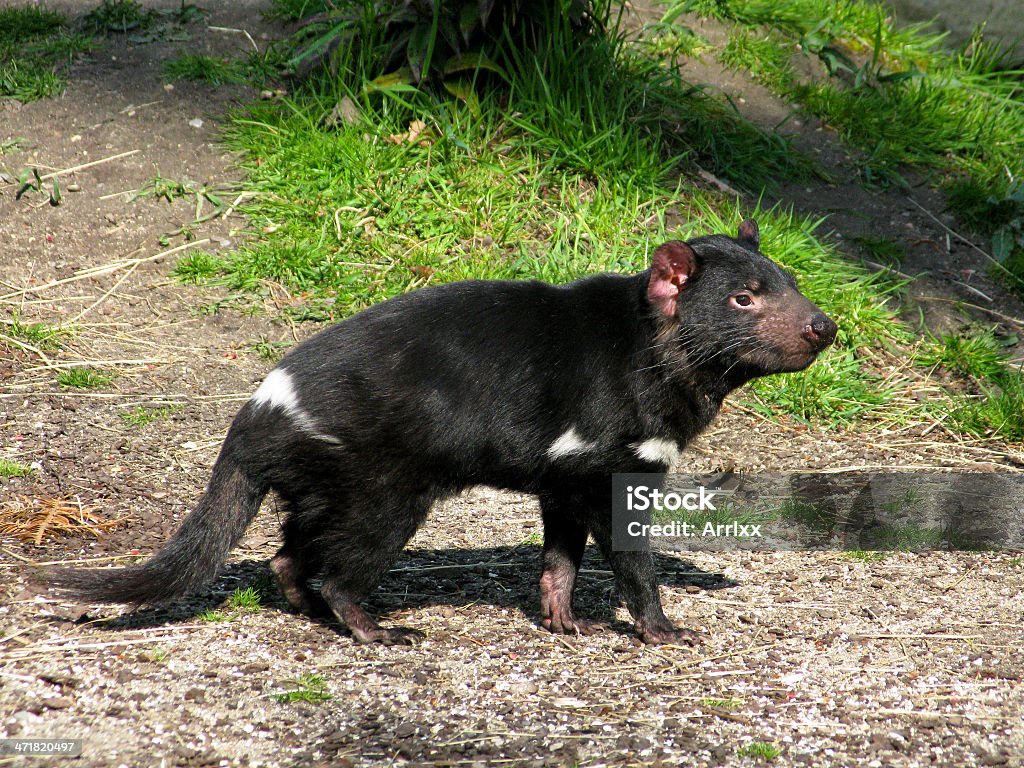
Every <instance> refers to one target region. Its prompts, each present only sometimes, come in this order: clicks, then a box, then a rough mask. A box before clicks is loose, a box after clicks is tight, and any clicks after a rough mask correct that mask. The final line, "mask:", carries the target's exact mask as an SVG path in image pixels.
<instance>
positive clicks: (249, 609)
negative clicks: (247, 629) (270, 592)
mask: <svg viewBox="0 0 1024 768" xmlns="http://www.w3.org/2000/svg"><path fill="white" fill-rule="evenodd" d="M262 599H263V596H262V594H261V593H260V591H259V590H258V589H256V587H246V588H245V589H241V588H239V589H236V590H235V591H234V592H232V593H231V595H230V596H229V597H228V607H229V608H230V609H231V610H233V611H235V612H236V613H255V612H256V611H259V610H260V609H261V608H262V607H263V606H262V604H261V601H262Z"/></svg>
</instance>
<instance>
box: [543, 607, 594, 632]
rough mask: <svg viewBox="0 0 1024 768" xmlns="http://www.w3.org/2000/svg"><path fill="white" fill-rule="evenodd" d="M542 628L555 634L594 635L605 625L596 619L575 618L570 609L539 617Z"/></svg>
mask: <svg viewBox="0 0 1024 768" xmlns="http://www.w3.org/2000/svg"><path fill="white" fill-rule="evenodd" d="M540 623H541V624H543V625H544V629H547V630H550V631H551V632H554V633H555V634H556V635H558V634H561V635H596V634H597V633H598V632H602V631H604V629H605V625H604V624H602V623H600V622H597V621H583V620H582V619H577V618H576V616H575V615H573V612H572V611H556V612H555V613H553V614H552V615H551V616H545V617H543V618H542V619H541V622H540Z"/></svg>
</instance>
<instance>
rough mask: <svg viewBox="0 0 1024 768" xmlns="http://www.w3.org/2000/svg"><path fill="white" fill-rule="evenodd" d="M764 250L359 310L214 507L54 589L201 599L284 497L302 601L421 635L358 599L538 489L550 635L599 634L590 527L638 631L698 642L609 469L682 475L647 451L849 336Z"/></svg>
mask: <svg viewBox="0 0 1024 768" xmlns="http://www.w3.org/2000/svg"><path fill="white" fill-rule="evenodd" d="M758 248H759V236H758V232H757V226H756V224H755V223H754V222H752V221H747V222H744V224H743V225H742V226H741V228H740V232H739V237H738V238H737V239H733V238H730V237H726V236H721V235H716V236H710V237H704V238H699V239H696V240H693V241H691V242H689V243H681V242H670V243H666V244H664V245H662V246H661V247H659V248H658V249H657V251H656V252H655V254H654V258H653V259H652V266H651V268H650V269H648V270H647V271H645V272H643V273H641V274H637V275H632V276H620V275H610V274H601V275H596V276H593V277H589V278H586V279H584V280H580V281H578V282H576V283H573V284H571V285H567V286H553V285H548V284H544V283H539V282H487V281H479V282H465V283H455V284H450V285H444V286H438V287H434V288H427V289H423V290H420V291H416V292H414V293H410V294H407V295H404V296H400V297H398V298H395V299H392V300H390V301H386V302H384V303H382V304H379V305H377V306H375V307H372V308H371V309H368V310H366V311H364V312H361V313H359V314H358V315H355V316H354V317H351V318H349V319H348V320H346V321H344V322H342V323H340V324H338V325H336V326H334V327H332V328H329V329H327V330H325V331H323V332H322V333H320V334H318V335H317V336H315V337H313V338H312V339H310V340H309V341H307V342H306V343H304V344H302V345H300V346H298V347H296V348H295V349H294V350H292V351H291V352H290V353H289V354H288V355H287V356H286V357H285V358H284V359H283V360H282V361H281V363H280V364H279V366H278V368H277V369H276V372H273V373H272V375H273V376H275V378H274V379H272V380H271V381H272V382H276V385H277V386H276V387H271V386H270V385H269V384H265V386H264V387H263V388H261V390H259V391H258V392H257V396H254V397H255V398H257V399H253V400H250V401H249V402H248V403H247V404H246V405H245V406H244V407H243V408H242V409H241V411H240V412H239V414H238V415H237V416H236V418H235V420H234V422H233V424H232V425H231V429H230V430H229V432H228V435H227V438H226V440H225V442H224V447H223V448H222V450H221V454H220V456H219V458H218V459H217V463H216V464H215V466H214V469H213V477H212V478H211V480H210V485H209V488H208V489H207V493H206V495H205V496H204V497H203V499H202V501H201V502H200V503H199V505H198V507H197V508H196V510H195V511H194V512H193V513H192V514H191V515H190V516H189V517H188V519H187V520H186V521H185V523H184V525H183V526H182V528H181V530H179V531H178V533H177V534H176V535H175V536H174V537H173V538H172V539H171V541H170V542H169V543H168V545H167V546H166V547H165V548H164V549H163V550H161V551H160V552H159V553H158V554H157V555H156V556H155V557H153V558H152V559H151V560H149V561H148V562H147V563H145V564H143V565H141V566H137V567H133V568H127V569H124V570H116V571H91V572H71V571H63V572H61V573H59V574H57V576H56V581H57V583H58V584H59V585H60V586H64V587H68V588H71V589H73V590H75V591H76V592H78V593H79V594H80V595H82V596H83V597H86V598H89V599H96V600H109V601H117V602H127V603H134V604H144V603H151V604H153V603H163V602H167V601H169V600H172V599H174V598H176V597H179V596H181V595H184V594H186V593H188V592H190V591H192V590H194V589H196V588H198V587H199V586H200V585H202V584H203V583H204V582H205V581H207V580H208V579H210V578H212V577H213V576H214V574H215V573H216V571H217V569H218V567H219V566H220V565H221V563H222V562H223V560H224V559H225V557H226V556H227V554H228V552H229V551H230V549H231V547H232V546H234V544H236V543H237V541H238V539H239V538H240V537H241V535H242V533H243V532H244V530H245V527H246V525H247V524H248V523H249V522H250V521H251V520H252V518H253V516H254V515H255V514H256V512H257V510H258V508H259V504H260V501H261V500H262V498H263V496H264V495H265V494H266V493H267V492H268V491H269V490H274V491H276V492H277V494H278V495H279V497H280V498H281V499H282V500H283V501H284V503H285V505H286V507H287V509H288V517H287V520H286V521H285V524H284V545H283V547H282V548H281V551H280V552H279V553H278V554H277V556H276V557H275V558H274V560H273V561H272V563H271V565H272V568H273V569H274V571H275V573H276V574H277V576H278V580H279V582H280V584H281V588H282V591H283V592H284V594H285V595H286V597H287V598H288V599H289V601H290V602H291V603H292V604H293V605H294V606H295V607H296V608H298V609H300V610H302V611H307V612H311V613H325V612H333V614H334V615H335V616H336V617H337V618H339V619H340V620H341V621H343V622H344V623H346V624H347V625H348V627H349V628H350V629H351V630H352V632H353V634H354V635H355V637H356V638H357V639H358V640H360V641H362V642H370V641H379V642H385V643H395V642H409V641H410V640H411V639H412V637H413V635H414V634H415V633H412V632H411V631H410V630H404V629H402V628H390V629H384V628H381V627H379V626H378V625H377V624H376V622H374V620H373V619H372V618H370V616H369V615H368V614H366V613H365V611H363V609H362V608H361V607H360V606H359V601H360V600H361V599H362V598H364V597H365V596H366V595H367V594H368V593H369V592H370V591H371V590H372V589H373V588H374V586H375V585H376V584H377V582H378V581H379V579H380V578H381V576H382V575H383V574H384V572H385V571H386V570H387V569H388V568H389V567H390V565H391V563H392V562H393V561H394V558H395V557H396V556H397V554H398V553H399V551H400V550H401V549H402V548H403V547H404V546H405V544H406V542H407V541H408V540H409V538H410V537H411V536H412V535H413V533H414V532H415V531H416V529H417V527H418V526H419V525H420V524H421V523H422V522H423V520H424V518H425V517H426V515H427V513H428V512H429V510H430V508H431V505H432V504H433V503H434V502H436V501H437V500H439V499H442V498H444V497H446V496H449V495H451V494H454V493H456V492H458V491H459V490H461V489H463V488H466V487H468V486H472V485H478V484H487V485H493V486H497V487H500V488H508V489H512V490H518V491H524V492H529V493H535V494H537V495H538V496H539V498H540V501H541V509H542V515H543V522H544V532H545V542H544V567H543V573H542V577H541V603H542V605H541V611H542V619H543V623H544V625H545V626H547V627H548V628H550V629H551V630H552V631H558V632H589V631H592V630H594V629H595V628H596V627H595V626H594V625H592V624H588V623H586V622H583V621H580V620H578V619H577V618H576V617H575V615H574V614H573V611H572V589H573V584H574V581H575V578H576V572H577V570H578V568H579V563H580V559H581V557H582V554H583V549H584V546H585V543H586V540H587V536H588V534H589V535H591V536H593V537H594V539H595V541H596V542H597V544H598V546H599V547H600V548H601V550H602V552H603V553H604V555H605V557H606V558H607V559H608V560H609V562H610V563H611V566H612V568H613V570H614V572H615V574H616V578H617V583H618V587H619V591H620V592H621V594H622V597H623V598H624V600H625V602H626V605H627V607H628V608H629V610H630V612H631V614H632V615H633V618H634V620H635V622H636V626H637V630H638V631H639V632H640V634H641V636H642V637H643V638H644V639H645V640H647V641H649V642H667V641H668V642H671V641H675V642H678V641H692V640H693V635H692V633H689V632H687V631H686V630H678V629H675V628H674V627H673V626H672V624H671V623H670V622H669V621H668V619H667V618H666V617H665V615H664V613H663V612H662V608H661V601H660V598H659V596H658V587H657V582H656V580H655V575H654V569H653V565H652V561H651V557H650V554H649V553H643V552H615V551H613V550H612V547H611V519H610V518H611V515H610V501H611V474H612V473H613V472H664V471H665V470H667V469H668V468H669V466H668V462H669V460H670V458H671V456H670V455H669V454H668V453H665V454H664V455H660V454H658V452H657V451H652V450H646V451H645V450H644V449H643V447H642V446H644V445H651V443H647V441H651V440H654V439H658V440H660V441H662V442H660V443H657V444H654V445H656V446H664V445H668V444H670V443H675V444H677V445H678V446H679V447H680V448H681V447H683V446H685V445H686V444H687V443H688V442H689V441H690V440H691V439H692V438H693V437H694V436H696V435H697V434H698V433H700V432H701V431H702V430H703V429H704V428H705V427H706V426H707V425H708V424H709V423H710V422H711V420H712V419H713V418H714V416H715V414H716V413H717V412H718V409H719V407H720V405H721V403H722V399H723V398H724V397H725V396H726V395H727V394H728V393H729V392H730V391H732V390H733V389H735V388H736V387H738V386H740V385H742V384H743V383H745V382H747V381H749V380H750V379H752V378H755V377H757V376H762V375H766V374H770V373H778V372H782V371H792V370H798V369H800V368H803V367H806V366H807V365H809V364H810V363H811V362H812V361H813V360H814V358H815V356H816V355H817V353H818V352H820V351H821V350H822V349H824V348H825V347H827V346H828V345H829V344H830V343H831V342H832V340H833V338H834V336H835V332H836V328H835V324H834V323H832V321H831V320H829V319H828V318H826V317H825V316H824V315H823V314H822V313H821V312H820V311H819V310H818V309H817V308H816V307H814V305H813V304H811V303H810V302H809V301H807V299H805V298H804V297H803V296H802V295H801V294H800V293H799V292H798V291H797V290H796V284H795V282H794V281H793V279H792V278H791V277H790V276H789V275H788V274H787V273H785V272H784V271H783V270H781V269H780V268H779V267H778V266H776V265H775V264H774V263H773V262H771V261H770V260H768V259H766V258H765V257H764V256H762V255H761V254H760V253H759V252H758V250H757V249H758ZM748 302H749V303H748ZM281 371H283V372H284V373H281ZM284 375H287V376H288V377H289V378H290V385H291V387H290V390H289V388H288V387H286V386H284V382H283V380H282V377H283V376H284ZM288 391H291V392H292V393H293V394H294V398H293V399H289V398H287V397H286V396H285V395H286V394H287V392H288ZM271 392H276V393H277V400H271V401H268V400H267V395H268V393H271ZM261 393H262V394H261ZM259 398H262V401H261V400H260V399H259ZM570 430H572V432H571V433H570ZM567 433H568V434H570V437H571V439H570V437H566V435H567ZM560 437H561V438H563V441H562V443H558V441H559V438H560ZM573 440H575V443H574V442H573ZM559 446H560V447H561V450H557V448H558V447H559ZM574 446H575V447H577V450H568V449H569V448H572V447H574ZM316 577H319V578H321V579H323V587H322V589H321V590H320V592H319V593H317V592H316V591H315V590H313V589H312V588H311V587H310V586H309V584H308V582H309V580H310V579H312V578H316Z"/></svg>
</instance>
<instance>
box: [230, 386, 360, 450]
mask: <svg viewBox="0 0 1024 768" xmlns="http://www.w3.org/2000/svg"><path fill="white" fill-rule="evenodd" d="M250 400H251V401H252V403H253V405H256V406H266V407H268V408H280V409H282V410H283V411H284V412H285V413H286V414H288V416H289V417H291V420H292V423H294V424H295V426H296V427H298V428H299V429H301V430H302V431H303V432H305V433H306V434H307V435H309V436H310V437H312V438H315V439H316V440H323V441H324V442H327V443H335V444H337V443H340V442H341V441H340V440H338V438H336V437H331V436H330V435H325V434H324V433H323V432H321V431H320V430H319V429H318V428H317V425H316V422H315V421H314V420H313V417H312V416H310V415H309V414H308V413H306V411H305V410H303V408H302V406H301V405H300V404H299V393H298V392H297V391H296V390H295V383H294V382H293V381H292V376H291V374H290V373H288V371H287V370H286V369H284V368H275V369H274V370H272V371H271V372H270V373H268V374H267V378H265V379H264V380H263V383H262V384H260V386H259V388H258V389H257V390H256V391H255V392H253V394H252V397H251V398H250Z"/></svg>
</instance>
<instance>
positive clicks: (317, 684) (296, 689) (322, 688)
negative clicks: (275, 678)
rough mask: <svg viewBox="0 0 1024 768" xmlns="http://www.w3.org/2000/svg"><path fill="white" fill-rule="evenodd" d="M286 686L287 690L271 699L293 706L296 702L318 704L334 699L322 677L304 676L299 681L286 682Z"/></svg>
mask: <svg viewBox="0 0 1024 768" xmlns="http://www.w3.org/2000/svg"><path fill="white" fill-rule="evenodd" d="M285 684H286V685H287V686H288V689H287V690H284V691H281V692H280V693H273V694H271V695H270V698H272V699H273V700H274V701H276V702H278V703H280V704H291V703H294V702H296V701H306V702H309V703H311V704H318V703H320V702H324V701H329V700H330V699H332V698H333V696H331V694H329V693H328V692H327V684H326V683H325V682H324V679H323V677H322V676H320V675H315V674H308V675H303V676H302V677H300V678H298V679H297V680H286V681H285Z"/></svg>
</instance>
